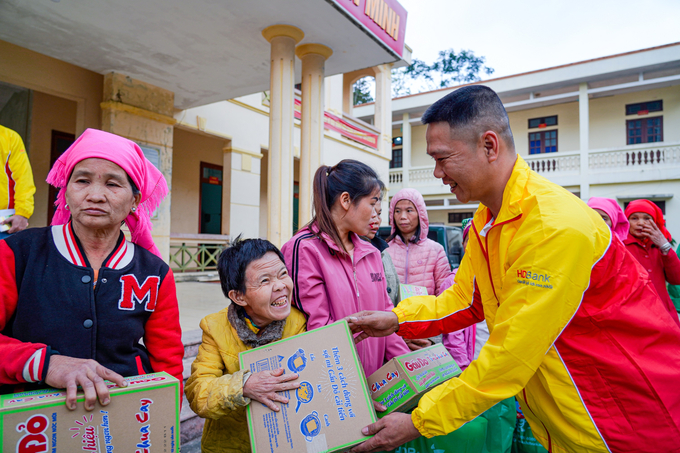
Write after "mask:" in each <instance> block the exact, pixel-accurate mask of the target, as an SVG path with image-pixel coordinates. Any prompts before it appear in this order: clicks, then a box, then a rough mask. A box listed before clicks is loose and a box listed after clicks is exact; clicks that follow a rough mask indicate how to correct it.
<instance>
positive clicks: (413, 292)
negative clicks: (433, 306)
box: [399, 283, 428, 300]
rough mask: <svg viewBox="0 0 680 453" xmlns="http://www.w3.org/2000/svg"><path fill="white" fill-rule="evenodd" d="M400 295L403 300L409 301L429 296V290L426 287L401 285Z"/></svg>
mask: <svg viewBox="0 0 680 453" xmlns="http://www.w3.org/2000/svg"><path fill="white" fill-rule="evenodd" d="M399 294H400V296H401V300H404V299H408V298H409V297H413V296H427V295H428V294H427V288H425V287H424V286H417V285H407V284H405V283H400V284H399Z"/></svg>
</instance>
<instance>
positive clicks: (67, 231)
mask: <svg viewBox="0 0 680 453" xmlns="http://www.w3.org/2000/svg"><path fill="white" fill-rule="evenodd" d="M51 232H52V239H53V241H54V245H55V246H56V247H57V250H58V251H59V253H60V254H61V256H63V257H64V258H66V260H67V261H68V262H69V263H71V264H74V265H76V266H80V267H89V263H88V262H87V258H86V256H85V252H84V251H83V250H82V246H81V245H80V241H79V240H78V237H77V236H76V235H75V233H74V232H73V226H72V225H71V222H69V223H67V224H66V225H53V226H52V227H51ZM120 234H121V236H122V240H121V238H119V239H118V242H117V243H116V247H115V248H114V250H113V252H111V254H110V255H109V256H108V257H107V258H106V259H105V260H104V262H103V263H102V267H108V268H110V269H122V268H124V267H125V266H127V265H128V264H130V262H131V261H132V259H133V258H134V256H135V245H134V244H133V243H132V242H128V241H126V240H125V236H124V235H123V232H122V231H121V233H120Z"/></svg>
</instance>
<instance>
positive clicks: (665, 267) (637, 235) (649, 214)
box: [623, 200, 680, 324]
mask: <svg viewBox="0 0 680 453" xmlns="http://www.w3.org/2000/svg"><path fill="white" fill-rule="evenodd" d="M626 217H627V218H628V222H630V229H629V230H628V237H627V238H626V240H625V241H623V243H624V244H625V245H626V248H627V249H628V251H629V252H630V253H632V254H633V256H634V257H635V258H637V260H638V262H639V263H640V264H642V266H643V267H644V268H645V269H646V270H647V272H649V277H650V278H651V280H652V283H653V284H654V288H656V292H658V293H659V297H660V298H661V300H662V301H663V302H664V304H665V306H666V308H667V309H668V311H669V313H670V314H671V316H672V317H673V319H674V320H675V322H677V323H678V324H680V319H679V318H678V313H677V312H676V310H675V306H674V305H673V302H672V301H671V297H670V296H669V295H668V290H667V289H666V282H668V283H670V284H671V285H677V284H680V259H678V255H677V254H676V253H675V252H674V251H673V248H672V245H671V241H672V240H673V238H672V237H671V234H670V233H669V232H668V230H667V229H666V221H665V220H664V218H663V213H662V212H661V209H659V207H658V206H657V205H655V204H654V203H652V202H651V201H649V200H635V201H631V202H630V203H629V204H628V206H627V207H626Z"/></svg>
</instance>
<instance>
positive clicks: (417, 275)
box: [387, 189, 451, 295]
mask: <svg viewBox="0 0 680 453" xmlns="http://www.w3.org/2000/svg"><path fill="white" fill-rule="evenodd" d="M401 200H408V201H410V202H411V203H413V205H414V206H415V207H416V210H417V211H418V218H419V220H420V236H419V240H418V242H410V243H409V244H404V241H403V240H402V239H401V237H400V236H399V235H396V236H395V237H394V239H392V240H391V241H390V243H389V244H390V246H389V248H388V249H387V253H389V254H390V256H391V257H392V262H393V263H394V266H395V267H396V268H397V274H398V275H399V281H400V282H401V283H406V284H409V285H418V286H424V287H426V288H427V293H428V294H431V295H436V294H439V292H440V288H441V285H442V283H443V282H444V279H445V278H446V277H448V275H449V274H450V273H451V266H450V265H449V260H448V259H447V258H446V252H445V251H444V247H442V246H441V244H439V243H437V242H435V241H433V240H432V239H428V237H427V232H428V231H429V230H430V221H429V220H428V218H427V209H426V207H425V200H423V196H422V195H421V194H420V192H418V191H417V190H415V189H401V190H400V191H399V192H397V193H396V194H395V195H394V197H392V201H390V225H392V234H394V233H395V231H396V225H395V222H394V208H395V207H396V205H397V203H398V202H399V201H401ZM414 239H415V237H414Z"/></svg>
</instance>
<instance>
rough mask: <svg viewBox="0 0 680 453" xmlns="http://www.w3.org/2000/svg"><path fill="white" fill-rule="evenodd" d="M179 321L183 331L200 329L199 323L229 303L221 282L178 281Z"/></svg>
mask: <svg viewBox="0 0 680 453" xmlns="http://www.w3.org/2000/svg"><path fill="white" fill-rule="evenodd" d="M177 300H178V301H179V322H180V326H181V327H182V332H184V333H186V332H189V331H191V330H196V329H200V327H199V326H198V323H199V322H200V321H201V319H203V317H205V316H206V315H209V314H211V313H216V312H218V311H220V310H222V309H223V308H224V307H226V306H227V305H229V299H227V298H226V297H224V295H223V294H222V287H221V286H220V284H219V282H178V283H177Z"/></svg>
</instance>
